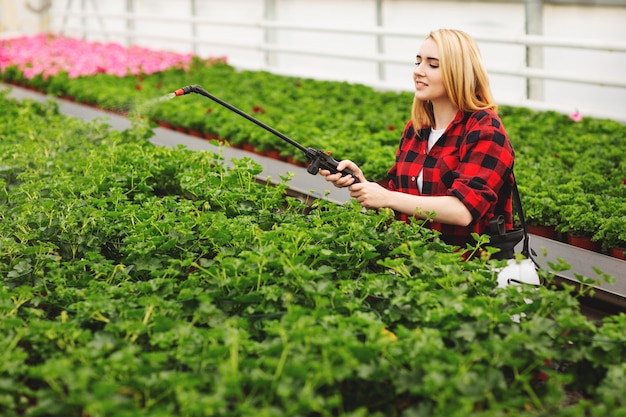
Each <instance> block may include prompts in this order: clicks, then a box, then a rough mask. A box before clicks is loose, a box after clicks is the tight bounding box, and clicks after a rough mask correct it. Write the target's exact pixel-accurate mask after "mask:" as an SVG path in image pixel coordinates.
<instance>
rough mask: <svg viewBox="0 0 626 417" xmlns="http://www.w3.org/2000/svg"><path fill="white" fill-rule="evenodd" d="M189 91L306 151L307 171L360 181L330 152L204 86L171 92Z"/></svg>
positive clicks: (178, 94) (180, 93)
mask: <svg viewBox="0 0 626 417" xmlns="http://www.w3.org/2000/svg"><path fill="white" fill-rule="evenodd" d="M189 93H197V94H200V95H203V96H205V97H207V98H209V99H211V100H213V101H214V102H216V103H218V104H220V105H222V106H224V107H226V108H227V109H228V110H231V111H233V112H235V113H237V114H238V115H240V116H242V117H244V118H246V119H248V120H249V121H251V122H252V123H255V124H256V125H257V126H260V127H262V128H263V129H265V130H267V131H268V132H270V133H272V134H274V135H276V136H278V137H279V138H281V139H282V140H284V141H285V142H287V143H289V144H290V145H292V146H295V147H296V148H298V149H300V150H301V151H302V152H304V155H305V156H306V157H307V158H308V159H309V160H311V163H310V164H309V166H308V167H307V172H308V173H309V174H312V175H316V174H317V173H318V171H319V169H320V168H321V169H326V170H328V171H330V172H331V173H333V174H335V173H337V172H341V175H342V176H344V177H345V176H347V175H352V177H353V178H354V181H355V182H359V180H358V178H357V177H356V175H354V173H353V172H352V170H350V169H348V168H346V169H344V170H342V171H338V170H337V164H339V161H337V160H336V159H334V158H333V157H331V156H330V154H329V153H327V152H324V151H321V150H318V149H313V148H305V147H304V146H302V145H300V144H299V143H298V142H296V141H295V140H293V139H291V138H290V137H288V136H286V135H284V134H283V133H281V132H279V131H277V130H276V129H274V128H272V127H270V126H268V125H266V124H265V123H263V122H261V121H260V120H257V119H255V118H254V117H252V116H250V115H249V114H247V113H244V112H243V111H241V110H239V109H238V108H237V107H235V106H233V105H231V104H228V103H227V102H225V101H224V100H221V99H219V98H217V97H215V96H214V95H212V94H210V93H209V92H207V91H206V90H205V89H204V88H202V87H200V86H199V85H197V84H195V85H188V86H186V87H183V88H179V89H178V90H176V91H174V92H173V93H171V94H170V96H172V94H173V96H172V97H176V96H182V95H185V94H189Z"/></svg>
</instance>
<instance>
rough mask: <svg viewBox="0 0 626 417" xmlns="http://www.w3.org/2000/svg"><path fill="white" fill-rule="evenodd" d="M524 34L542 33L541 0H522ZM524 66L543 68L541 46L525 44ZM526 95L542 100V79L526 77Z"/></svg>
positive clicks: (532, 98)
mask: <svg viewBox="0 0 626 417" xmlns="http://www.w3.org/2000/svg"><path fill="white" fill-rule="evenodd" d="M524 9H525V16H526V35H538V36H540V35H542V34H543V0H524ZM526 66H527V67H529V68H540V69H541V68H543V47H542V46H526ZM526 97H527V98H528V99H529V100H537V101H543V99H544V92H543V80H541V79H537V78H532V77H527V78H526Z"/></svg>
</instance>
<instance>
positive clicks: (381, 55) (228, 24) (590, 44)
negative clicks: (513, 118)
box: [51, 10, 626, 122]
mask: <svg viewBox="0 0 626 417" xmlns="http://www.w3.org/2000/svg"><path fill="white" fill-rule="evenodd" d="M75 19H78V21H79V22H80V24H79V25H72V26H69V25H68V21H69V20H72V21H73V22H75V21H76V20H75ZM90 19H97V22H98V24H97V25H94V24H93V23H92V24H91V25H89V24H88V21H90ZM52 20H53V22H54V21H59V20H61V21H62V24H60V25H58V24H57V25H56V26H55V25H54V24H52V25H51V27H52V28H53V29H54V28H55V27H56V28H57V31H59V32H61V33H65V34H68V35H70V34H71V35H75V36H76V35H78V36H83V37H87V35H89V36H90V37H96V38H101V39H110V38H121V39H125V40H126V41H127V42H128V43H135V42H139V41H144V42H145V41H157V42H163V43H165V44H168V43H169V44H186V45H188V51H195V50H197V48H198V47H199V46H211V47H219V48H222V49H233V50H248V51H255V52H259V53H260V54H262V55H264V56H265V57H266V58H267V57H269V56H270V55H274V56H276V55H280V54H288V55H290V56H291V55H299V56H306V57H321V58H331V59H337V60H351V61H360V62H364V63H366V62H369V63H376V64H378V65H379V68H381V66H382V67H383V68H384V66H386V65H406V64H407V58H406V56H404V57H400V56H397V55H393V54H391V53H385V52H383V51H382V49H381V48H378V51H377V52H374V53H371V52H370V53H360V52H359V53H354V52H351V51H350V48H348V50H334V51H331V50H328V49H321V48H315V47H311V46H306V45H305V46H297V47H296V46H291V45H287V44H281V43H279V42H278V41H276V37H273V38H270V37H267V36H258V37H250V38H249V37H241V38H239V40H232V41H231V40H228V41H223V40H216V39H211V38H206V37H201V36H197V35H195V34H196V30H195V28H196V27H199V26H200V25H202V26H205V27H213V28H214V27H223V28H229V29H232V28H241V29H244V30H249V29H258V30H259V32H260V33H262V34H267V33H268V32H269V31H272V32H276V31H282V32H288V31H292V32H295V33H302V32H311V33H315V34H320V33H322V34H335V35H354V36H367V37H370V38H371V37H376V38H378V39H380V38H388V37H397V38H401V39H410V40H421V39H423V38H424V37H425V36H426V35H427V34H428V33H427V32H423V33H419V32H416V31H409V30H403V29H395V28H389V27H381V26H359V27H345V26H343V27H339V26H330V25H329V26H325V25H315V24H293V23H288V22H281V21H273V20H266V19H261V20H254V21H243V20H232V19H230V20H221V19H215V18H209V17H202V16H169V15H168V16H166V15H155V14H145V13H134V12H130V13H110V12H109V13H106V12H102V11H99V10H94V11H74V10H66V11H63V12H54V13H53V14H52ZM107 22H108V23H110V25H109V27H106V26H107V24H106V23H107ZM112 22H116V24H113V23H112ZM134 22H136V23H140V22H148V23H163V24H168V25H171V24H178V25H181V24H184V25H189V27H190V28H191V30H189V31H187V33H191V35H186V36H180V35H176V34H171V32H170V33H168V34H167V35H163V34H158V33H149V32H142V31H140V30H138V29H137V26H139V25H136V24H135V23H134ZM111 27H115V28H116V29H112V28H111ZM474 38H475V39H476V40H477V41H478V42H479V44H481V47H482V45H486V44H494V45H510V46H512V47H522V48H533V47H535V48H565V49H571V50H577V51H583V52H584V51H591V52H592V53H596V52H604V53H611V54H626V42H624V41H621V40H619V41H598V40H588V39H566V38H556V37H548V36H539V35H521V36H497V37H494V36H491V35H480V34H479V35H474ZM268 40H270V41H268ZM374 49H376V48H374ZM268 62H276V60H273V61H270V60H269V59H265V60H264V61H263V62H262V63H257V64H256V65H253V66H255V67H257V68H259V69H267V70H269V71H273V72H277V73H289V71H285V69H284V68H281V67H280V66H272V65H267V63H268ZM623 62H626V55H625V60H624V61H623ZM264 65H265V67H263V66H264ZM262 67H263V68H262ZM488 71H489V73H490V74H492V75H499V76H504V77H515V78H516V79H521V80H523V82H525V83H527V85H528V86H529V87H528V88H532V84H528V83H529V82H530V80H545V81H556V82H565V83H575V84H577V85H587V86H594V87H603V88H605V89H606V88H609V89H613V90H617V91H619V92H618V94H619V95H620V97H622V96H623V97H626V95H624V94H625V93H626V91H625V90H626V75H620V76H606V75H603V74H602V73H601V71H597V72H594V74H593V75H588V74H585V75H583V74H577V73H574V72H565V71H560V70H552V69H548V68H535V67H531V66H528V65H527V64H524V63H523V62H521V63H518V64H517V65H515V64H514V65H511V64H509V65H508V66H504V65H500V64H493V63H492V64H491V65H488ZM622 74H626V65H625V67H624V71H623V72H622ZM292 75H306V76H312V75H313V74H310V73H309V74H295V73H293V74H292ZM518 82H519V81H518ZM365 83H366V84H369V85H372V86H375V87H377V88H384V89H396V90H398V89H405V87H406V86H400V85H398V84H393V83H392V82H389V81H387V80H386V79H385V71H381V70H379V71H378V73H377V74H372V76H371V77H370V78H369V79H368V81H366V82H365ZM529 97H533V96H532V94H530V92H529V91H525V92H524V97H523V98H521V99H519V98H518V99H517V100H515V99H513V100H505V102H504V103H503V104H511V105H523V106H528V107H531V108H536V109H554V110H559V111H563V112H570V111H572V110H573V107H571V106H570V107H567V106H558V105H551V104H550V102H549V101H547V100H542V99H543V97H540V99H539V100H537V99H535V100H531V99H529ZM500 101H501V102H502V100H500ZM609 104H610V103H609ZM616 104H617V103H616ZM619 104H621V105H622V107H621V108H620V107H619V106H617V107H615V106H610V105H609V106H607V108H604V109H587V110H586V111H584V113H586V114H588V115H591V116H596V117H607V118H613V119H616V120H619V121H621V122H626V111H622V109H626V107H624V103H619ZM581 112H583V111H581Z"/></svg>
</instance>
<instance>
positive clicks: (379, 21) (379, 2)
mask: <svg viewBox="0 0 626 417" xmlns="http://www.w3.org/2000/svg"><path fill="white" fill-rule="evenodd" d="M383 25H384V21H383V0H376V26H377V27H383ZM376 47H377V51H378V53H379V54H380V55H383V54H384V53H385V37H384V35H381V34H378V35H376ZM386 78H387V76H386V74H385V63H384V62H379V63H378V80H379V81H385V79H386Z"/></svg>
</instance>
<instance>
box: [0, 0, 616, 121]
mask: <svg viewBox="0 0 626 417" xmlns="http://www.w3.org/2000/svg"><path fill="white" fill-rule="evenodd" d="M266 1H268V0H196V4H197V13H196V14H197V16H202V17H206V18H210V19H215V20H218V21H224V22H232V21H241V22H259V21H262V20H264V19H265V18H266V16H265V15H264V13H265V3H266ZM269 1H270V2H272V1H273V3H274V4H275V10H276V14H275V16H274V19H275V20H276V21H278V22H285V23H289V24H295V25H319V26H324V27H328V26H335V27H349V28H358V27H366V28H370V27H374V26H376V2H375V0H269ZM40 2H42V3H45V1H44V0H40ZM8 3H15V4H16V6H15V7H14V8H16V9H19V8H20V7H19V6H17V4H19V3H21V5H22V6H21V8H22V14H21V17H20V19H23V23H21V24H19V25H18V26H19V28H18V29H19V30H22V31H26V32H28V31H31V32H32V31H37V30H38V28H39V27H40V26H41V24H40V23H39V24H33V21H34V20H36V19H35V17H36V16H35V15H34V14H33V13H31V12H25V11H24V8H25V7H24V5H25V4H26V1H25V0H23V1H19V0H4V1H3V2H1V3H0V4H2V5H3V7H5V6H4V5H5V4H8ZM33 3H36V1H31V4H33ZM70 3H71V4H72V10H80V6H81V3H84V4H85V6H86V9H87V10H94V6H95V9H96V10H98V11H100V12H102V13H123V12H125V11H126V9H125V7H126V6H125V5H126V0H74V1H71V0H58V1H53V2H52V11H53V13H52V16H51V20H50V26H49V27H50V29H51V30H53V31H60V30H62V29H63V27H65V28H66V29H67V28H77V27H80V26H81V25H82V24H83V21H84V22H85V23H86V25H87V27H90V28H92V29H97V28H100V27H104V28H105V30H106V31H107V32H108V36H106V37H105V36H102V35H96V34H87V36H86V38H87V39H91V40H112V41H118V42H121V43H125V42H127V37H125V36H122V35H119V34H117V35H116V34H115V32H116V31H124V30H127V29H128V26H127V22H126V21H124V20H122V19H104V18H103V19H96V18H93V17H91V18H87V19H84V20H83V19H80V18H77V17H72V18H70V19H68V20H67V22H65V23H66V25H65V26H64V21H63V19H61V18H59V17H55V13H59V12H63V11H65V10H66V9H67V6H68V5H69V4H70ZM134 4H135V12H136V13H137V14H138V15H140V16H141V15H143V16H146V15H162V16H168V17H169V16H172V17H186V16H190V11H191V2H190V1H189V0H176V1H171V0H135V1H134ZM0 10H1V9H0ZM4 15H5V13H4V10H3V15H2V16H3V20H2V21H3V22H4V20H6V19H4ZM382 16H383V26H384V27H385V28H391V29H397V30H402V31H412V32H413V33H414V34H415V35H414V36H412V37H410V38H402V37H396V36H388V37H386V38H385V39H384V42H383V47H384V54H385V55H389V56H392V57H395V58H396V59H401V60H406V64H386V65H385V66H384V75H385V80H384V84H385V86H386V87H389V88H395V89H407V90H410V89H411V88H412V83H411V72H412V69H413V64H414V56H415V53H416V52H417V49H418V48H419V45H420V43H421V41H422V40H423V38H424V36H425V35H426V34H427V33H428V32H429V31H430V30H432V29H436V28H440V27H449V28H459V29H463V30H465V31H467V32H469V33H470V34H472V35H474V36H477V37H478V36H480V37H483V38H484V37H486V40H484V41H480V42H479V44H480V47H481V51H482V54H483V58H484V61H485V63H486V65H487V68H488V69H491V70H494V71H495V69H498V68H504V69H507V70H517V69H520V68H523V67H524V66H525V48H524V46H522V45H510V44H509V45H504V44H498V43H491V42H487V40H488V39H499V38H502V37H511V36H521V35H523V34H524V33H525V17H524V5H523V2H519V3H511V2H507V3H496V2H493V1H490V2H481V1H443V0H439V1H437V0H433V1H424V0H383V9H382ZM41 20H42V21H43V20H45V18H42V19H41ZM38 25H39V26H38ZM133 25H134V28H135V29H136V30H137V31H140V32H143V33H146V34H150V35H157V36H160V37H161V39H159V40H149V39H140V38H137V39H136V42H137V43H139V44H141V45H145V46H150V47H154V48H159V49H167V50H175V51H179V52H192V51H193V49H192V46H191V45H190V44H189V42H187V41H178V42H177V41H172V40H171V39H172V38H189V37H191V36H192V35H193V32H192V27H191V25H189V24H185V23H179V22H159V23H155V22H145V21H136V22H134V23H133ZM5 26H6V24H5ZM543 31H544V35H546V36H549V37H557V38H563V39H575V40H577V39H579V40H581V42H585V41H588V40H597V41H605V42H626V2H625V6H624V7H610V6H605V7H601V6H565V5H545V6H544V25H543ZM66 33H67V34H68V35H71V36H81V35H82V33H81V32H80V31H76V30H70V31H66ZM196 35H197V36H198V37H199V38H200V39H203V40H210V41H211V42H213V43H214V44H212V45H198V46H197V49H196V50H195V51H196V52H197V53H199V54H200V55H201V56H205V57H208V56H222V55H225V56H227V58H228V61H229V62H230V63H231V64H233V65H235V66H237V67H239V68H246V69H270V70H272V71H275V72H278V73H286V74H296V75H303V76H311V77H316V78H324V79H336V80H347V81H351V82H362V83H365V84H372V85H376V86H380V85H381V82H380V81H379V80H378V70H379V66H378V64H377V63H375V62H359V61H355V60H353V59H337V58H324V57H319V56H305V55H301V54H297V53H280V54H274V56H273V61H271V64H272V65H271V66H268V62H267V61H266V54H265V53H264V52H263V51H262V50H261V45H262V44H264V43H266V42H267V39H266V38H265V36H266V32H265V31H264V30H263V29H262V28H260V27H241V26H237V25H227V26H222V25H212V24H201V25H197V27H196ZM168 38H169V39H170V40H169V41H168V40H167V39H168ZM274 42H276V44H278V45H280V46H281V47H290V48H295V49H303V48H304V49H314V50H322V51H328V52H335V53H340V54H348V55H349V54H359V55H361V54H362V55H364V56H370V55H374V54H376V53H377V47H378V46H377V37H376V36H375V35H374V34H371V35H354V34H336V33H335V34H332V33H321V32H317V33H316V32H297V31H292V30H280V31H277V32H276V33H275V39H274ZM237 45H246V47H241V46H237ZM544 68H545V69H548V70H551V71H559V72H562V73H564V74H570V75H577V76H583V77H586V76H589V77H604V78H605V79H619V80H626V53H624V52H600V51H590V50H585V49H567V48H554V47H546V48H545V49H544ZM491 80H492V88H493V91H494V95H495V96H496V99H497V100H498V101H499V102H500V103H502V104H512V105H528V106H531V107H537V108H553V109H556V110H559V111H563V112H572V111H574V110H579V111H580V112H581V113H583V114H587V115H592V116H597V117H610V118H614V119H616V120H621V121H626V88H621V87H602V86H592V85H588V84H584V83H573V82H563V81H551V80H546V81H544V101H545V102H544V103H534V102H528V101H526V100H525V97H526V82H525V80H524V79H523V78H521V77H514V76H508V75H507V76H505V75H497V74H492V76H491Z"/></svg>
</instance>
